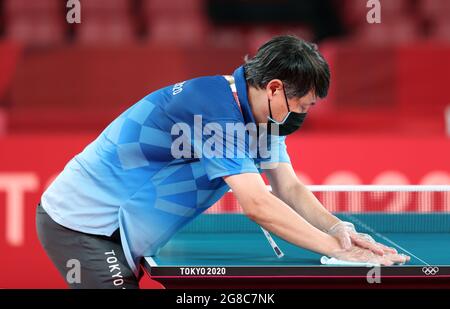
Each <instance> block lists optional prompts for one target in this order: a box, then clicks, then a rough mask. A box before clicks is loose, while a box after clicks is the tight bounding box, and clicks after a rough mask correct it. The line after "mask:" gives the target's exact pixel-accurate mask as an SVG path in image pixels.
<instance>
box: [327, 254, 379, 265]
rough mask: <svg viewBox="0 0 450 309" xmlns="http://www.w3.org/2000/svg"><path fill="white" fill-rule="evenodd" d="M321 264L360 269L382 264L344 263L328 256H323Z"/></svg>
mask: <svg viewBox="0 0 450 309" xmlns="http://www.w3.org/2000/svg"><path fill="white" fill-rule="evenodd" d="M320 263H322V264H323V265H336V266H360V267H375V266H380V264H376V263H363V262H350V261H342V260H338V259H336V258H330V257H327V256H322V258H321V259H320Z"/></svg>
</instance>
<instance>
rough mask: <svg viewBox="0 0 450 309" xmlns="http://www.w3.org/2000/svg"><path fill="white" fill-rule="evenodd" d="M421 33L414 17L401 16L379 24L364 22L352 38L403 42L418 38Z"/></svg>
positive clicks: (374, 41)
mask: <svg viewBox="0 0 450 309" xmlns="http://www.w3.org/2000/svg"><path fill="white" fill-rule="evenodd" d="M420 36H421V33H420V28H419V25H418V23H417V21H416V20H415V19H414V18H409V17H402V18H398V19H393V20H390V21H389V22H388V21H383V22H382V23H381V24H366V25H364V27H361V28H359V29H357V31H356V32H355V34H354V35H353V39H355V40H357V41H363V42H369V43H376V44H383V43H404V42H411V41H414V40H418V39H420Z"/></svg>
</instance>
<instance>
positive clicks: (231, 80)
mask: <svg viewBox="0 0 450 309" xmlns="http://www.w3.org/2000/svg"><path fill="white" fill-rule="evenodd" d="M223 77H224V78H225V79H226V80H227V81H228V84H229V85H230V88H231V92H232V93H233V97H234V100H235V101H236V104H237V106H238V107H239V110H240V111H241V113H242V116H244V113H243V112H242V107H241V102H239V98H238V95H237V89H236V83H235V81H234V77H233V76H231V75H224V76H223Z"/></svg>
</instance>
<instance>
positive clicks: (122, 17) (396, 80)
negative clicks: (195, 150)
mask: <svg viewBox="0 0 450 309" xmlns="http://www.w3.org/2000/svg"><path fill="white" fill-rule="evenodd" d="M67 2H68V1H65V0H0V265H1V266H0V288H63V287H65V285H64V282H63V280H62V279H61V278H60V277H59V275H58V274H57V272H56V270H55V269H54V268H53V267H52V266H51V265H50V262H49V261H48V259H47V258H46V257H45V256H44V253H43V251H42V249H41V248H40V245H39V243H38V241H37V238H36V235H35V225H34V209H35V207H36V204H37V203H38V201H39V198H40V195H41V193H42V192H43V190H45V187H46V186H47V185H48V184H49V182H51V180H52V179H53V178H54V177H55V176H56V175H57V174H58V172H59V171H61V170H62V168H63V167H64V165H65V163H66V162H67V161H68V160H69V159H70V158H71V157H73V156H74V155H75V154H77V153H78V152H80V151H81V150H82V149H83V148H84V147H85V146H86V145H87V144H88V143H89V142H90V141H92V140H93V139H94V138H95V137H96V135H97V134H99V133H100V132H101V130H102V129H103V128H104V127H105V126H106V125H107V124H108V123H109V122H110V121H112V120H113V119H114V118H115V117H116V116H117V115H118V114H120V113H121V111H123V110H124V109H125V108H127V107H128V106H130V105H132V104H133V103H135V102H136V101H138V100H139V99H140V98H142V97H144V96H145V95H147V94H148V93H150V92H152V91H154V90H156V89H158V88H160V87H163V86H166V85H169V84H174V83H176V82H179V81H182V80H186V79H189V78H193V77H197V76H202V75H216V74H229V73H232V72H233V71H234V69H235V68H236V67H238V66H240V65H241V64H242V63H243V59H244V56H245V55H247V54H248V55H250V56H251V55H253V54H254V53H255V52H256V50H257V48H258V47H259V46H260V45H261V44H262V43H264V42H265V41H267V40H268V39H270V38H271V37H273V36H274V35H278V34H286V33H289V34H295V35H297V36H299V37H302V38H304V39H307V40H311V41H314V42H316V43H318V44H319V48H320V50H321V52H322V53H323V55H324V56H325V57H326V59H327V60H328V62H329V64H330V66H331V69H332V86H331V90H330V94H329V97H328V98H327V99H325V100H323V101H321V102H320V103H319V104H317V106H316V107H314V108H313V109H312V110H311V112H310V113H309V115H308V120H307V121H306V123H305V126H304V127H303V128H302V130H301V131H299V132H298V133H296V134H295V135H294V136H292V137H290V138H289V139H288V149H289V152H290V154H291V159H292V162H293V165H294V168H295V169H296V171H297V173H298V175H299V177H300V178H301V179H302V180H303V181H304V182H305V183H307V184H450V143H449V141H450V140H449V137H450V92H449V88H450V74H449V73H450V1H448V0H381V1H380V2H381V23H375V24H370V23H368V21H367V14H368V12H369V11H370V10H371V8H370V7H369V8H368V7H367V3H368V2H369V1H366V0H316V1H309V0H277V1H275V0H81V1H80V3H81V23H79V24H77V23H75V24H69V23H68V22H67V21H66V15H67V13H68V12H69V10H70V8H67V7H66V3H67ZM371 2H373V1H371ZM212 99H213V98H212ZM375 210H376V209H365V211H375ZM410 211H414V209H410ZM430 211H450V209H431V210H430ZM142 285H143V287H157V286H158V285H157V284H155V283H153V282H151V281H149V280H144V282H143V284H142Z"/></svg>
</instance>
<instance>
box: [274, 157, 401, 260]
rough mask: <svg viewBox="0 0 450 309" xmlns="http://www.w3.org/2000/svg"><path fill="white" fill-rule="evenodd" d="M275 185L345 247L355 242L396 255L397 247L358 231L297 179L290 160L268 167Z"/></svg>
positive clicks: (277, 192) (291, 203)
mask: <svg viewBox="0 0 450 309" xmlns="http://www.w3.org/2000/svg"><path fill="white" fill-rule="evenodd" d="M266 174H267V177H268V178H269V182H270V184H271V186H272V192H273V193H274V194H275V195H276V196H277V197H278V198H279V199H281V200H282V201H284V202H285V203H286V204H287V205H289V206H291V207H292V208H293V209H294V210H295V211H296V212H297V213H298V214H299V215H300V216H302V217H303V218H305V219H306V221H308V222H309V223H311V224H312V225H314V226H315V227H316V228H318V229H320V230H322V231H324V232H328V233H330V234H331V235H333V236H335V237H337V238H338V239H339V241H340V243H341V246H342V248H345V249H348V248H350V246H351V245H352V243H353V244H355V245H358V246H360V247H362V248H366V249H369V250H371V251H373V252H374V253H376V254H379V255H383V254H385V253H390V254H395V253H396V250H395V249H393V248H390V247H387V246H385V245H383V244H380V243H377V242H375V241H374V240H373V239H372V238H370V237H367V235H365V234H359V233H357V232H356V231H355V230H354V228H353V225H351V224H350V226H351V227H349V226H348V225H347V223H345V222H342V221H341V220H339V219H338V218H337V217H335V216H334V215H333V214H331V213H330V212H329V211H328V210H327V209H326V208H325V207H324V206H323V205H322V203H320V201H319V200H318V199H317V198H316V197H315V196H314V194H313V193H312V192H311V191H310V190H309V189H308V188H306V187H305V186H304V185H303V184H302V183H301V182H300V180H299V179H298V178H297V175H296V174H295V171H294V169H293V168H292V166H291V165H290V164H288V163H278V164H277V166H276V168H273V169H268V170H266Z"/></svg>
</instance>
